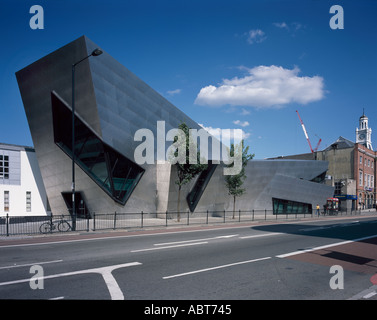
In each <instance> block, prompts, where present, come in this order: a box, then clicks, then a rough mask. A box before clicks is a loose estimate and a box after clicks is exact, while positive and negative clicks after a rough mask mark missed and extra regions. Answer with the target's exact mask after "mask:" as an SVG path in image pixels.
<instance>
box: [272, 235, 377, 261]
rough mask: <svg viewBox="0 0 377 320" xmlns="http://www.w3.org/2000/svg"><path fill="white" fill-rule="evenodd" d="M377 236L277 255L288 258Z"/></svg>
mask: <svg viewBox="0 0 377 320" xmlns="http://www.w3.org/2000/svg"><path fill="white" fill-rule="evenodd" d="M375 237H377V234H375V235H373V236H369V237H364V238H359V239H353V240H347V241H342V242H336V243H332V244H327V245H324V246H319V247H314V248H309V249H303V250H298V251H293V252H289V253H285V254H280V255H277V256H276V257H277V258H287V257H290V256H295V255H298V254H302V253H307V252H312V251H316V250H321V249H326V248H331V247H336V246H340V245H343V244H348V243H352V242H357V241H363V240H367V239H371V238H375Z"/></svg>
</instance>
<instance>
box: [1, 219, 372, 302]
mask: <svg viewBox="0 0 377 320" xmlns="http://www.w3.org/2000/svg"><path fill="white" fill-rule="evenodd" d="M376 246H377V216H369V217H367V216H357V217H352V218H350V217H348V218H337V219H331V220H329V219H323V220H322V219H317V220H314V221H294V222H292V221H290V222H280V223H278V222H275V223H254V224H250V225H246V224H245V225H238V226H232V225H229V226H222V227H221V228H219V227H217V228H215V227H214V228H205V229H202V228H196V229H191V228H186V229H183V230H165V232H159V231H156V230H152V231H148V232H132V233H131V232H123V233H118V232H117V233H115V232H114V233H108V234H105V233H98V234H91V235H85V234H82V235H65V236H60V237H59V236H48V237H38V238H33V239H28V240H25V239H7V240H1V241H0V256H1V261H0V299H54V300H58V299H101V300H104V299H105V300H106V299H114V300H118V299H119V300H123V299H125V300H166V299H174V300H193V299H194V300H254V299H268V300H281V299H284V300H290V299H295V300H297V299H298V300H303V299H320V300H323V299H359V300H373V299H376V298H377V295H376V291H377V279H376V276H375V275H376V272H377V250H376V248H377V247H376ZM332 266H340V267H341V268H340V269H339V267H338V269H336V270H335V271H334V270H333V272H332V273H331V272H330V271H331V267H332ZM339 281H340V282H339ZM331 283H333V288H332V286H331ZM334 283H335V286H336V285H338V288H334ZM340 285H343V288H339V286H340Z"/></svg>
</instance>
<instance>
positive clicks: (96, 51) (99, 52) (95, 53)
mask: <svg viewBox="0 0 377 320" xmlns="http://www.w3.org/2000/svg"><path fill="white" fill-rule="evenodd" d="M102 53H103V51H102V50H101V49H99V48H96V49H94V50H93V52H92V56H94V57H97V56H99V55H101V54H102Z"/></svg>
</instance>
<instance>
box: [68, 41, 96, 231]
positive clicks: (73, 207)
mask: <svg viewBox="0 0 377 320" xmlns="http://www.w3.org/2000/svg"><path fill="white" fill-rule="evenodd" d="M102 53H103V52H102V50H101V49H98V48H96V49H94V50H93V51H92V53H91V54H90V55H88V56H87V57H85V58H84V59H81V60H80V61H78V62H76V63H74V64H73V65H72V186H71V187H72V230H73V231H74V230H76V203H75V68H76V66H77V65H78V64H79V63H81V62H83V61H84V60H86V59H88V58H89V57H91V56H93V57H97V56H99V55H101V54H102Z"/></svg>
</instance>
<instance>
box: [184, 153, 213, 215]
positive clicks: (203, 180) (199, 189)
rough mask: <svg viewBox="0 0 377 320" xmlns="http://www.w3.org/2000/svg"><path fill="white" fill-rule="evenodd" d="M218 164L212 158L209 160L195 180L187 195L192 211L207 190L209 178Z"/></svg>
mask: <svg viewBox="0 0 377 320" xmlns="http://www.w3.org/2000/svg"><path fill="white" fill-rule="evenodd" d="M216 167H217V164H213V163H212V161H211V160H209V161H208V166H207V169H206V170H204V171H202V172H201V173H200V175H199V177H198V179H197V180H196V182H195V185H194V187H193V188H192V190H191V191H190V193H189V194H188V195H187V203H188V205H189V208H190V211H191V212H193V211H194V210H195V208H196V206H197V204H198V202H199V200H200V198H201V196H202V194H203V192H204V190H205V188H206V187H207V184H208V182H209V180H210V179H211V177H212V175H213V173H214V172H215V169H216Z"/></svg>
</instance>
